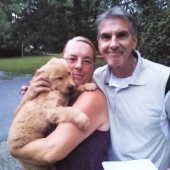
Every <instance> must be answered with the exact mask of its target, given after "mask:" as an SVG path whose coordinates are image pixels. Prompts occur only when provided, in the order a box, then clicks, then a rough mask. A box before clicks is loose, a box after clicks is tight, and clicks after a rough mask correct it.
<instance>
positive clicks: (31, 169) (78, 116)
mask: <svg viewBox="0 0 170 170" xmlns="http://www.w3.org/2000/svg"><path fill="white" fill-rule="evenodd" d="M38 72H39V73H41V74H42V75H43V76H44V78H46V79H47V80H48V81H49V82H50V83H51V84H52V89H53V90H52V91H51V92H48V93H42V94H40V95H39V96H38V97H37V98H35V99H34V100H32V101H28V102H27V103H25V104H24V105H23V107H22V108H21V110H20V111H19V113H18V114H17V116H16V117H15V119H14V120H13V123H12V126H11V128H10V132H9V135H8V143H9V145H10V147H22V146H24V145H26V144H27V143H29V142H31V141H34V140H36V139H39V138H43V137H44V133H45V132H46V131H47V130H48V128H49V127H50V125H51V124H58V123H60V122H72V123H75V124H76V125H77V126H78V127H79V128H80V129H83V130H87V129H88V127H89V125H90V122H89V119H88V117H87V116H86V115H85V114H84V113H82V112H80V111H79V110H77V109H75V108H72V107H63V106H67V104H68V102H69V99H70V97H71V94H72V91H71V90H69V89H68V87H70V86H74V82H73V79H72V75H71V72H70V70H69V68H68V65H67V63H66V62H65V60H63V59H56V58H52V59H51V60H50V61H49V62H48V63H47V64H46V65H44V66H42V67H41V68H40V69H39V70H38ZM96 88H97V87H96V85H95V84H94V83H87V84H85V85H81V86H79V87H78V88H77V89H78V91H81V92H82V91H85V90H95V89H96ZM21 163H22V165H23V167H24V169H25V170H48V169H49V170H53V168H54V167H53V165H51V166H43V167H41V166H34V165H29V164H26V163H24V162H22V160H21Z"/></svg>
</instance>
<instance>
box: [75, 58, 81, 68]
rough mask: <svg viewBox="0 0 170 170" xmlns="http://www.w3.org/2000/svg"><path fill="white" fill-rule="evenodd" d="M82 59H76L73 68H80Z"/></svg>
mask: <svg viewBox="0 0 170 170" xmlns="http://www.w3.org/2000/svg"><path fill="white" fill-rule="evenodd" d="M82 66H83V65H82V60H77V63H76V65H75V68H82Z"/></svg>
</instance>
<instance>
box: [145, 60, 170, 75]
mask: <svg viewBox="0 0 170 170" xmlns="http://www.w3.org/2000/svg"><path fill="white" fill-rule="evenodd" d="M144 62H145V63H146V64H147V66H148V67H149V68H150V69H152V70H153V71H159V72H160V71H161V72H168V73H170V67H168V66H165V65H163V64H159V63H155V62H153V61H150V60H148V59H144Z"/></svg>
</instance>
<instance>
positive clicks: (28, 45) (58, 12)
mask: <svg viewBox="0 0 170 170" xmlns="http://www.w3.org/2000/svg"><path fill="white" fill-rule="evenodd" d="M115 5H120V6H122V7H124V8H125V9H127V10H128V12H130V13H131V14H132V15H134V16H135V18H136V20H137V22H138V29H139V34H138V39H139V41H138V50H139V51H140V52H141V53H142V55H143V56H144V57H145V58H148V59H150V60H153V61H155V62H159V63H162V64H165V65H168V66H170V48H169V47H170V0H1V1H0V30H1V31H0V57H11V56H16V55H26V54H39V53H40V51H44V52H45V53H46V52H54V53H59V52H61V51H62V49H63V46H64V44H65V43H66V42H67V40H68V39H70V38H72V37H74V36H77V35H82V36H85V37H87V38H89V39H91V40H92V41H93V42H94V43H95V45H96V47H97V41H96V29H95V20H96V18H97V16H98V15H99V14H100V13H102V12H103V11H106V10H108V9H110V8H112V7H113V6H115Z"/></svg>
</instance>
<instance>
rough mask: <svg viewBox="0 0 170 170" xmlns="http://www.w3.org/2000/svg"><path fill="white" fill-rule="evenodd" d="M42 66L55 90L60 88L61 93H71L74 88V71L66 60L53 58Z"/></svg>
mask: <svg viewBox="0 0 170 170" xmlns="http://www.w3.org/2000/svg"><path fill="white" fill-rule="evenodd" d="M42 68H43V71H44V74H45V77H47V80H48V81H49V82H50V83H51V85H52V89H53V90H59V91H60V92H61V93H70V92H71V91H73V90H74V88H75V84H74V82H73V78H72V73H71V71H70V69H69V67H68V65H67V63H66V61H65V60H63V59H57V58H52V59H51V60H50V61H49V62H48V63H47V64H46V65H45V66H43V67H42Z"/></svg>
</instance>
